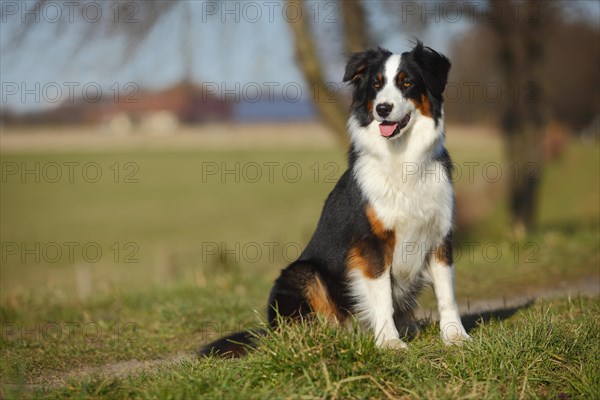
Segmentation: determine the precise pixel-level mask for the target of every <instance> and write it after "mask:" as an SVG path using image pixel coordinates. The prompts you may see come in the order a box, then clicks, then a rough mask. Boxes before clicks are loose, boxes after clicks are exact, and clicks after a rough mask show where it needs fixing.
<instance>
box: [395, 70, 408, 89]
mask: <svg viewBox="0 0 600 400" xmlns="http://www.w3.org/2000/svg"><path fill="white" fill-rule="evenodd" d="M404 79H406V72H400V73H398V75H396V86H398V87H402V82H403V81H404Z"/></svg>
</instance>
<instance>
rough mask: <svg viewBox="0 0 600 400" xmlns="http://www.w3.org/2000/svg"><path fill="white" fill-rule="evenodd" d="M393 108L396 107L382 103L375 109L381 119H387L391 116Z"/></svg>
mask: <svg viewBox="0 0 600 400" xmlns="http://www.w3.org/2000/svg"><path fill="white" fill-rule="evenodd" d="M393 107H394V106H393V105H392V104H390V103H381V104H377V106H376V107H375V111H377V114H379V116H380V117H381V118H385V117H387V116H388V115H390V113H391V112H392V108H393Z"/></svg>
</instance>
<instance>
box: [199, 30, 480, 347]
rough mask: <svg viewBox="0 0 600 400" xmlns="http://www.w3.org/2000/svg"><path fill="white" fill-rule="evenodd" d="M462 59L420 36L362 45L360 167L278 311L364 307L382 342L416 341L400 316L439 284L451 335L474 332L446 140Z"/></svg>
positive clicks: (273, 316) (452, 339) (352, 65)
mask: <svg viewBox="0 0 600 400" xmlns="http://www.w3.org/2000/svg"><path fill="white" fill-rule="evenodd" d="M449 70H450V62H449V61H448V59H447V58H446V57H445V56H443V55H442V54H440V53H438V52H436V51H434V50H432V49H431V48H429V47H425V46H423V44H422V43H420V42H418V43H417V45H416V46H415V47H414V48H413V49H412V50H411V51H410V52H405V53H402V54H392V53H391V52H389V51H387V50H385V49H382V48H378V49H376V50H367V51H365V52H362V53H356V54H353V55H352V56H351V57H350V59H349V61H348V64H347V66H346V71H345V74H344V82H349V84H350V85H351V86H352V88H353V97H352V106H351V113H350V119H349V121H348V132H349V134H350V138H351V148H350V152H349V167H348V170H347V171H346V172H345V173H344V174H343V176H342V177H341V178H340V180H339V182H338V183H337V184H336V186H335V188H334V189H333V191H332V192H331V194H330V195H329V197H328V198H327V200H326V202H325V206H324V208H323V212H322V214H321V218H320V220H319V223H318V226H317V228H316V231H315V233H314V234H313V236H312V238H311V240H310V242H309V243H308V245H307V246H306V248H305V249H304V251H303V252H302V254H301V255H300V257H299V258H298V259H297V260H296V261H294V262H293V263H291V264H290V265H289V266H288V267H287V268H285V269H283V270H282V271H281V275H280V276H279V278H278V279H277V280H276V282H275V285H274V287H273V289H272V291H271V295H270V297H269V304H268V321H269V323H270V324H271V326H272V327H275V325H276V324H277V321H278V318H277V314H280V315H281V316H282V317H283V318H286V319H292V320H293V319H298V318H306V317H309V316H310V315H312V314H313V313H318V314H322V315H324V316H326V317H327V318H329V319H331V320H335V321H338V322H340V323H343V322H344V321H349V320H351V319H350V318H355V319H356V320H358V321H359V323H360V326H363V327H365V328H366V329H369V330H370V332H372V334H373V335H374V337H375V341H376V343H377V345H378V346H380V347H382V348H395V349H400V348H406V347H407V346H406V344H405V342H404V341H402V340H401V338H400V334H399V330H398V327H397V325H396V322H395V321H399V320H401V319H402V316H403V315H406V314H408V313H410V312H411V310H412V309H413V308H414V307H415V306H416V296H417V294H418V293H419V291H420V290H421V288H422V287H423V286H424V285H427V284H431V285H433V289H434V291H435V295H436V298H437V304H438V310H439V315H440V329H441V337H442V339H443V341H444V342H445V343H447V344H453V343H460V342H462V341H464V340H468V339H469V335H468V334H467V332H466V331H465V329H464V328H463V325H462V323H461V320H460V315H459V312H458V308H457V305H456V300H455V295H454V265H453V261H452V229H453V222H454V192H453V188H452V182H451V179H450V173H451V171H450V168H451V162H450V157H449V155H448V152H447V151H446V148H445V147H444V138H445V135H444V111H443V97H442V93H443V91H444V88H445V86H446V82H447V78H448V71H449ZM253 337H254V336H253V335H252V334H250V333H248V332H241V333H237V334H234V335H231V336H228V337H225V338H223V339H220V340H218V341H216V342H214V343H211V344H209V345H207V346H206V347H204V348H203V349H201V350H200V354H201V355H208V354H211V353H212V354H216V355H222V356H232V357H233V356H239V355H242V354H244V353H245V352H246V350H247V348H248V345H252V342H253Z"/></svg>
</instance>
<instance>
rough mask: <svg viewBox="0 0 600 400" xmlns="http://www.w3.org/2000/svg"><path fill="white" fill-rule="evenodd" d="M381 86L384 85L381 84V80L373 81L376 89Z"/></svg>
mask: <svg viewBox="0 0 600 400" xmlns="http://www.w3.org/2000/svg"><path fill="white" fill-rule="evenodd" d="M381 86H382V84H381V82H380V81H375V82H373V87H374V88H375V89H380V88H381Z"/></svg>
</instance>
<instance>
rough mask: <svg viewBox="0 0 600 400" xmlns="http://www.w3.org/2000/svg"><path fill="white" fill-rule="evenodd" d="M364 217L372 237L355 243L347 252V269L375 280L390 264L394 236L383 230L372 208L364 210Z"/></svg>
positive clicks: (391, 232) (394, 240)
mask: <svg viewBox="0 0 600 400" xmlns="http://www.w3.org/2000/svg"><path fill="white" fill-rule="evenodd" d="M366 215H367V219H368V221H369V225H370V226H371V232H372V233H373V237H370V238H366V239H361V240H359V241H357V242H356V243H355V244H354V245H353V246H352V247H351V248H350V251H349V252H348V258H347V262H348V268H349V269H358V270H360V271H361V272H362V273H363V275H364V276H366V277H367V278H371V279H375V278H377V277H379V276H381V274H383V273H384V271H385V270H386V268H389V267H390V265H391V264H392V257H393V254H394V246H395V245H396V234H395V233H394V231H392V230H389V229H385V227H384V226H383V223H382V222H381V221H380V220H379V218H377V215H375V211H374V210H373V208H372V207H370V206H368V207H367V208H366Z"/></svg>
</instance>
